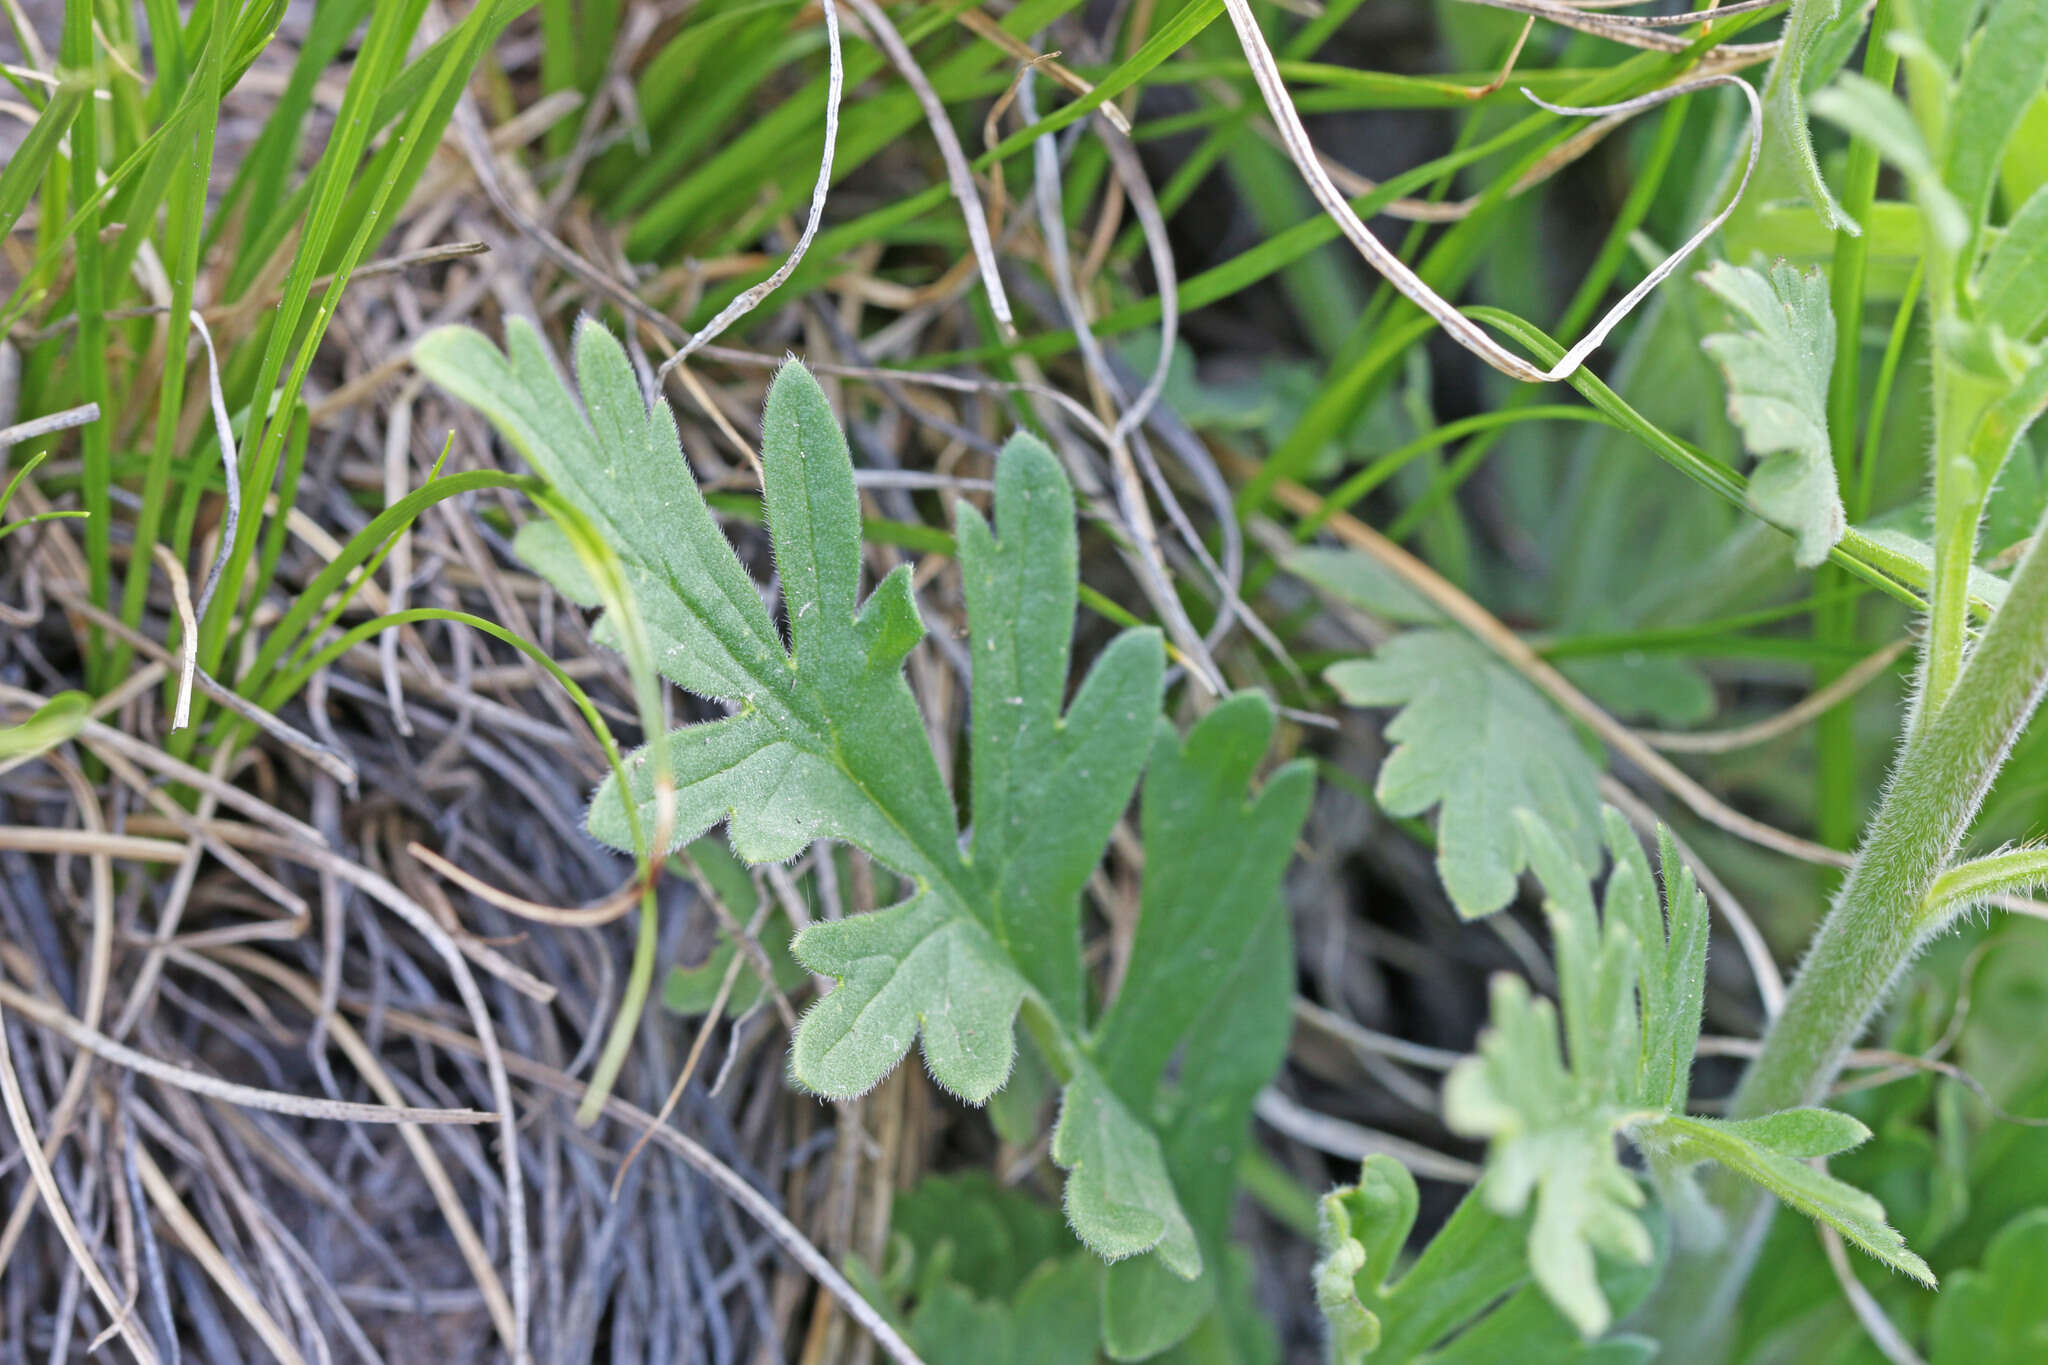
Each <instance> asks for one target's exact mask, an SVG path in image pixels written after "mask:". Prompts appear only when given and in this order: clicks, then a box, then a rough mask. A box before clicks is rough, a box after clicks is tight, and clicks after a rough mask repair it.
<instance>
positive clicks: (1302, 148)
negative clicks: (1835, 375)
mask: <svg viewBox="0 0 2048 1365" xmlns="http://www.w3.org/2000/svg"><path fill="white" fill-rule="evenodd" d="M1223 4H1224V8H1225V9H1226V10H1228V11H1229V14H1230V23H1231V26H1232V27H1233V28H1235V29H1236V30H1237V40H1238V43H1239V44H1240V45H1241V46H1242V47H1243V48H1244V55H1245V59H1246V60H1247V61H1248V62H1249V63H1250V64H1251V68H1252V77H1253V79H1254V80H1256V81H1257V82H1258V85H1259V93H1260V94H1261V95H1262V96H1264V97H1265V101H1266V108H1267V110H1268V111H1269V112H1270V113H1271V114H1272V115H1273V121H1274V123H1276V124H1278V125H1279V129H1280V139H1281V142H1282V143H1283V144H1284V145H1285V146H1286V149H1287V155H1288V157H1289V158H1290V159H1291V160H1292V161H1293V162H1294V165H1295V168H1296V169H1297V170H1298V171H1300V173H1301V177H1302V179H1303V180H1304V181H1305V182H1307V184H1308V187H1309V189H1310V191H1311V192H1312V193H1313V194H1314V195H1315V197H1316V202H1317V203H1319V204H1321V205H1322V206H1323V212H1325V213H1327V214H1329V215H1330V218H1331V219H1332V220H1333V221H1334V222H1335V223H1336V224H1337V226H1338V228H1339V229H1341V230H1342V231H1343V233H1344V236H1345V238H1346V240H1348V241H1349V242H1350V243H1351V245H1352V246H1354V247H1356V248H1357V249H1358V253H1359V254H1360V255H1361V256H1364V257H1365V259H1366V261H1367V263H1369V264H1370V265H1371V266H1372V268H1373V269H1375V270H1377V271H1379V273H1380V274H1381V275H1383V276H1385V277H1386V279H1387V282H1388V283H1389V284H1391V285H1393V286H1394V288H1396V289H1398V290H1400V291H1401V293H1402V294H1403V295H1405V296H1406V297H1407V298H1408V300H1409V301H1410V302H1411V303H1413V304H1414V305H1415V306H1416V307H1418V308H1420V309H1422V311H1423V312H1425V313H1427V314H1429V315H1430V316H1431V317H1432V318H1435V319H1436V320H1437V322H1438V323H1439V324H1441V325H1442V327H1443V329H1444V330H1445V331H1447V332H1449V333H1450V334H1451V337H1452V339H1453V340H1455V341H1456V342H1457V343H1458V344H1459V345H1461V346H1463V347H1464V348H1465V349H1466V350H1468V351H1470V352H1472V353H1473V354H1474V355H1476V356H1478V357H1479V358H1480V359H1481V360H1483V361H1485V362H1486V363H1487V364H1489V365H1491V366H1492V367H1493V368H1494V369H1496V370H1499V371H1500V372H1501V373H1502V374H1505V375H1507V376H1509V377H1510V378H1514V379H1520V380H1524V381H1526V382H1528V383H1531V384H1546V383H1551V382H1554V381H1556V380H1560V379H1566V378H1569V377H1570V376H1571V375H1572V373H1573V372H1575V371H1576V370H1577V369H1578V368H1579V366H1580V365H1581V364H1583V363H1584V362H1585V359H1586V357H1587V356H1588V355H1590V354H1592V353H1593V351H1595V350H1596V349H1598V348H1599V346H1600V344H1601V343H1602V342H1604V341H1605V340H1606V339H1607V334H1608V333H1609V332H1612V331H1613V330H1614V329H1615V327H1617V326H1619V325H1620V323H1621V321H1622V319H1623V318H1626V317H1627V316H1628V315H1629V313H1630V312H1631V311H1633V310H1634V308H1635V306H1636V305H1637V304H1638V303H1640V302H1642V300H1643V297H1644V296H1645V295H1647V294H1648V293H1649V292H1650V291H1651V290H1652V289H1655V288H1656V287H1657V286H1658V285H1659V284H1661V283H1663V281H1664V279H1665V277H1667V276H1668V275H1670V274H1671V272H1672V271H1674V270H1676V269H1677V268H1678V267H1679V266H1680V265H1681V264H1683V263H1684V261H1685V259H1686V257H1688V256H1690V255H1691V254H1692V253H1693V252H1694V251H1696V250H1698V249H1699V246H1700V244H1701V243H1702V242H1704V241H1706V239H1707V238H1708V237H1710V236H1712V235H1713V234H1714V232H1715V231H1716V230H1717V229H1719V228H1720V226H1721V224H1722V223H1724V222H1725V221H1727V218H1728V215H1729V214H1730V213H1731V212H1733V211H1734V208H1735V205H1736V204H1737V203H1738V202H1740V200H1741V198H1742V192H1743V191H1744V190H1745V189H1747V188H1748V186H1749V178H1750V176H1751V174H1753V173H1754V172H1755V170H1756V162H1757V155H1758V153H1759V152H1760V151H1761V150H1762V148H1763V107H1762V105H1761V104H1760V102H1759V101H1758V99H1757V95H1756V91H1755V90H1753V89H1751V88H1750V86H1749V83H1748V82H1747V81H1744V80H1742V79H1741V78H1740V77H1737V76H1734V75H1728V74H1717V75H1711V76H1702V77H1699V78H1698V79H1695V80H1690V81H1682V82H1680V83H1679V84H1677V85H1671V86H1667V87H1665V88H1664V89H1662V90H1653V91H1651V92H1650V93H1649V94H1647V95H1639V96H1637V97H1636V98H1635V99H1632V100H1623V101H1622V102H1621V103H1619V104H1604V105H1596V106H1592V107H1589V108H1577V107H1573V106H1569V105H1561V104H1550V103H1547V102H1546V101H1544V100H1541V99H1537V97H1536V96H1535V95H1533V94H1529V91H1528V90H1526V89H1524V90H1523V92H1522V93H1523V94H1524V95H1528V96H1529V99H1530V100H1531V101H1532V102H1534V103H1535V104H1536V105H1538V106H1539V107H1541V108H1544V109H1547V110H1549V111H1550V112H1551V113H1553V114H1576V115H1586V116H1590V117H1604V116H1609V115H1615V114H1635V113H1640V112H1641V111H1643V110H1645V109H1652V108H1655V107H1656V106H1657V105H1660V104H1665V103H1668V102H1669V101H1671V100H1674V99H1678V98H1680V97H1681V96H1684V95H1690V94H1693V93H1695V92H1696V91H1700V90H1704V89H1706V88H1707V87H1708V86H1713V85H1728V86H1733V87H1735V88H1736V89H1738V90H1740V91H1741V92H1742V97H1743V98H1744V99H1746V100H1748V101H1749V115H1750V118H1749V161H1748V164H1747V165H1745V166H1744V167H1743V171H1742V180H1741V182H1740V183H1738V184H1737V185H1736V187H1735V193H1734V194H1732V195H1730V196H1729V199H1728V204H1727V206H1726V207H1724V208H1723V209H1722V210H1721V211H1720V212H1719V213H1717V214H1715V215H1714V216H1713V217H1712V218H1710V219H1709V220H1707V223H1706V225H1705V226H1704V227H1702V228H1701V229H1700V230H1699V231H1698V232H1695V233H1694V234H1693V235H1692V236H1691V237H1690V238H1688V239H1687V240H1686V242H1685V245H1683V246H1681V247H1679V248H1678V250H1677V251H1675V252H1673V253H1672V254H1671V255H1670V256H1669V257H1667V258H1665V260H1664V261H1663V263H1662V264H1660V265H1659V266H1658V267H1657V268H1656V269H1655V270H1652V271H1651V272H1650V273H1649V274H1648V275H1646V276H1644V277H1643V280H1642V282H1641V283H1639V284H1638V285H1636V287H1635V288H1633V289H1631V290H1629V291H1628V293H1627V294H1626V295H1625V296H1623V298H1622V300H1621V302H1619V303H1617V304H1615V305H1614V307H1613V308H1612V309H1610V310H1609V311H1608V313H1607V315H1606V316H1605V317H1603V318H1601V319H1600V321H1599V323H1598V324H1596V325H1595V326H1594V328H1593V330H1592V331H1590V332H1588V333H1587V334H1586V336H1585V338H1584V339H1583V340H1581V341H1580V342H1579V343H1578V344H1577V345H1576V346H1573V347H1572V348H1571V349H1570V350H1569V351H1566V352H1565V354H1564V357H1563V358H1562V359H1560V360H1559V361H1558V362H1557V364H1556V365H1554V366H1552V367H1551V368H1550V369H1548V370H1543V369H1538V368H1537V367H1536V366H1535V365H1532V364H1531V363H1529V362H1528V361H1527V360H1524V359H1523V358H1522V357H1521V356H1518V355H1516V354H1515V353H1514V352H1513V351H1510V350H1508V349H1507V348H1506V347H1505V346H1502V345H1501V344H1500V343H1499V342H1497V341H1495V340H1494V339H1493V338H1492V337H1490V336H1488V335H1487V334H1486V332H1485V331H1484V330H1482V329H1481V328H1480V326H1479V324H1477V323H1475V322H1473V321H1472V320H1471V319H1470V318H1468V317H1466V316H1465V315H1464V314H1463V313H1460V312H1459V311H1458V310H1457V307H1456V306H1455V305H1454V304H1452V303H1451V301H1450V300H1449V299H1446V298H1445V297H1443V295H1441V294H1439V293H1437V292H1436V291H1435V290H1434V289H1431V288H1430V287H1429V285H1428V284H1427V283H1425V282H1424V281H1423V279H1422V277H1421V276H1420V275H1417V274H1416V273H1415V272H1414V271H1413V270H1412V269H1410V268H1409V266H1408V264H1407V262H1405V261H1403V260H1402V259H1401V258H1400V257H1399V256H1397V255H1395V254H1394V252H1393V251H1391V250H1389V249H1388V247H1387V246H1386V244H1385V243H1383V242H1381V241H1380V239H1379V238H1377V237H1375V236H1373V235H1372V231H1371V229H1369V228H1367V227H1366V225H1365V223H1364V222H1363V221H1362V220H1361V219H1360V218H1359V216H1358V215H1357V214H1356V213H1355V212H1353V211H1352V208H1351V204H1350V202H1349V201H1348V200H1346V199H1345V198H1344V194H1343V192H1342V191H1341V190H1339V189H1338V188H1337V186H1336V183H1335V182H1334V181H1332V180H1331V179H1330V175H1329V172H1328V171H1326V170H1324V169H1323V163H1322V161H1321V160H1320V158H1318V156H1317V155H1316V149H1315V146H1314V144H1313V143H1311V142H1310V141H1309V137H1308V130H1307V129H1306V128H1304V127H1303V126H1302V122H1301V115H1300V114H1299V113H1297V112H1296V111H1295V108H1294V101H1293V99H1292V97H1290V96H1289V95H1288V93H1287V85H1286V83H1285V82H1284V81H1282V80H1281V78H1280V68H1279V65H1278V63H1276V62H1275V61H1274V59H1273V51H1272V49H1271V48H1270V47H1268V46H1267V45H1266V36H1265V34H1264V33H1263V32H1261V31H1260V29H1259V22H1258V19H1257V17H1256V16H1254V15H1253V14H1252V8H1251V0H1223Z"/></svg>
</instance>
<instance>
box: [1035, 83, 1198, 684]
mask: <svg viewBox="0 0 2048 1365" xmlns="http://www.w3.org/2000/svg"><path fill="white" fill-rule="evenodd" d="M1023 75H1024V79H1023V80H1022V81H1021V82H1020V83H1019V85H1018V87H1017V93H1018V98H1019V107H1020V108H1021V109H1022V110H1023V112H1024V116H1025V117H1026V118H1027V119H1033V120H1035V119H1036V118H1037V117H1038V106H1037V102H1036V99H1035V97H1034V92H1033V87H1032V84H1031V81H1030V78H1029V76H1030V73H1029V71H1028V70H1027V71H1026V72H1025V73H1023ZM1096 127H1097V131H1098V132H1099V133H1100V135H1101V142H1102V146H1103V148H1104V150H1105V151H1106V152H1108V154H1109V157H1110V163H1111V165H1112V167H1114V168H1115V170H1116V171H1117V173H1118V177H1119V179H1120V180H1122V181H1123V182H1124V183H1125V185H1126V192H1127V193H1130V184H1131V182H1132V173H1133V172H1135V180H1136V183H1137V192H1136V193H1135V194H1131V196H1130V197H1131V203H1132V204H1133V206H1134V207H1135V206H1136V205H1137V204H1138V203H1139V202H1140V201H1149V202H1150V206H1151V214H1150V216H1149V217H1147V216H1145V215H1143V214H1142V213H1141V215H1140V222H1141V224H1142V225H1143V226H1144V228H1145V239H1146V246H1147V249H1148V251H1149V253H1150V255H1151V257H1152V265H1153V270H1154V272H1155V273H1156V274H1157V276H1158V284H1159V310H1160V311H1159V324H1160V332H1159V359H1158V361H1157V362H1156V363H1155V364H1154V366H1153V373H1152V378H1151V379H1150V380H1148V381H1147V383H1146V384H1145V386H1144V391H1143V393H1141V395H1140V403H1141V404H1142V406H1139V405H1130V404H1127V403H1126V401H1125V395H1124V389H1123V385H1122V384H1120V383H1118V382H1117V378H1116V375H1115V374H1114V373H1113V372H1112V371H1111V369H1110V366H1109V362H1108V359H1107V357H1105V356H1104V354H1103V351H1102V345H1101V343H1100V341H1099V340H1098V339H1097V338H1096V336H1095V332H1094V329H1093V328H1091V327H1090V326H1089V324H1088V313H1087V309H1086V308H1085V307H1084V306H1083V302H1082V299H1081V293H1080V287H1079V285H1078V284H1077V283H1076V282H1075V279H1074V271H1073V266H1072V263H1071V261H1070V258H1069V256H1068V252H1067V236H1066V218H1065V214H1064V213H1063V212H1062V210H1061V206H1060V154H1059V146H1058V139H1057V138H1055V137H1053V136H1052V135H1050V134H1048V135H1045V136H1041V137H1039V138H1037V139H1035V140H1034V141H1033V143H1032V156H1033V160H1034V161H1035V163H1036V170H1037V175H1036V177H1035V186H1034V188H1035V197H1036V200H1037V206H1038V215H1039V235H1040V236H1041V237H1042V238H1043V239H1044V241H1045V251H1046V266H1047V272H1048V274H1050V275H1051V277H1052V281H1053V286H1054V289H1055V290H1056V292H1057V293H1058V295H1059V299H1060V306H1061V308H1062V309H1063V310H1065V312H1066V314H1067V320H1068V322H1069V323H1070V324H1071V325H1072V327H1073V329H1074V339H1075V341H1076V343H1077V344H1078V345H1079V347H1080V349H1081V355H1082V359H1083V362H1084V363H1085V364H1086V366H1087V368H1088V372H1089V374H1090V375H1091V377H1092V378H1093V379H1094V382H1095V383H1096V385H1097V386H1098V389H1097V391H1098V393H1099V394H1100V396H1101V398H1102V399H1103V401H1104V402H1105V403H1106V404H1107V405H1108V406H1110V407H1113V408H1121V409H1123V410H1124V411H1123V412H1122V414H1121V415H1120V416H1118V417H1117V419H1116V421H1115V422H1114V423H1113V424H1112V426H1111V429H1110V432H1109V443H1108V448H1107V450H1108V455H1109V462H1110V468H1111V469H1112V470H1113V471H1114V472H1115V475H1116V498H1117V507H1118V510H1119V511H1120V512H1121V513H1122V519H1123V521H1124V524H1125V528H1126V530H1127V532H1128V533H1129V535H1130V538H1131V544H1132V549H1133V554H1132V555H1131V557H1130V559H1131V563H1132V566H1133V567H1134V568H1135V569H1137V570H1138V573H1139V580H1140V584H1141V586H1142V587H1143V589H1144V592H1145V597H1146V599H1147V600H1148V601H1150V602H1151V603H1152V605H1153V607H1154V608H1156V609H1157V610H1158V612H1159V615H1160V619H1161V621H1162V622H1163V623H1164V624H1165V626H1166V628H1167V634H1168V636H1169V638H1170V639H1171V640H1172V642H1173V644H1174V645H1175V647H1176V649H1177V651H1178V653H1179V654H1180V655H1181V656H1182V657H1183V659H1184V661H1185V662H1186V664H1187V665H1188V668H1189V671H1190V672H1191V673H1192V674H1193V676H1194V677H1195V678H1196V679H1197V680H1198V681H1200V682H1201V684H1202V686H1203V687H1204V688H1206V689H1207V690H1208V692H1209V694H1210V695H1211V696H1218V697H1220V696H1222V695H1223V694H1224V692H1225V691H1226V690H1227V688H1226V685H1225V683H1224V680H1223V671H1222V669H1221V668H1220V667H1218V666H1217V664H1216V661H1215V659H1214V658H1212V657H1211V656H1210V654H1209V649H1208V646H1207V644H1206V643H1205V642H1204V641H1203V639H1202V634H1201V632H1200V631H1199V630H1197V629H1196V628H1195V624H1194V622H1193V621H1192V620H1190V619H1189V618H1188V615H1187V611H1186V609H1185V608H1184V607H1183V606H1182V604H1181V602H1180V599H1179V597H1178V596H1177V595H1176V594H1175V593H1174V590H1173V582H1172V579H1171V577H1170V576H1169V575H1168V573H1167V569H1166V558H1165V555H1164V554H1163V553H1162V552H1161V549H1160V543H1159V529H1158V526H1157V525H1156V524H1155V523H1154V522H1153V520H1152V509H1151V506H1150V505H1149V504H1148V503H1147V502H1146V498H1145V485H1144V482H1143V481H1142V479H1141V477H1140V475H1139V473H1138V468H1137V464H1136V462H1135V461H1134V460H1133V459H1132V453H1131V444H1132V443H1131V439H1130V438H1131V434H1132V433H1133V432H1134V431H1135V430H1136V429H1137V425H1138V422H1141V421H1143V420H1144V417H1145V414H1146V412H1147V411H1148V410H1149V409H1150V408H1151V406H1152V404H1153V403H1155V402H1157V401H1158V397H1159V393H1160V392H1161V391H1162V390H1164V388H1165V386H1166V373H1167V366H1168V365H1169V363H1170V362H1171V361H1172V359H1173V347H1174V341H1175V338H1176V337H1177V336H1178V334H1179V328H1180V298H1179V284H1178V282H1177V280H1176V277H1175V272H1174V268H1173V252H1172V248H1171V247H1170V246H1169V245H1168V244H1167V241H1166V237H1165V231H1164V229H1165V226H1166V222H1165V218H1164V217H1163V216H1162V215H1161V214H1160V213H1159V209H1158V203H1157V201H1156V200H1154V199H1153V198H1152V195H1151V193H1150V186H1149V185H1147V184H1145V183H1144V176H1143V169H1144V168H1143V167H1142V166H1138V165H1136V154H1135V153H1133V152H1132V151H1131V150H1130V147H1129V145H1128V144H1126V143H1121V138H1122V134H1120V133H1118V132H1116V131H1115V130H1114V128H1113V127H1111V126H1110V125H1109V124H1108V123H1107V121H1106V120H1102V119H1099V118H1098V120H1097V122H1096ZM1120 151H1121V152H1122V153H1123V156H1122V158H1120V157H1119V155H1118V154H1119V152H1120ZM1133 415H1135V417H1136V419H1137V420H1136V421H1134V420H1132V419H1133ZM1183 520H1184V518H1183ZM1193 540H1194V542H1195V543H1199V540H1200V538H1199V537H1194V538H1193Z"/></svg>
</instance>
